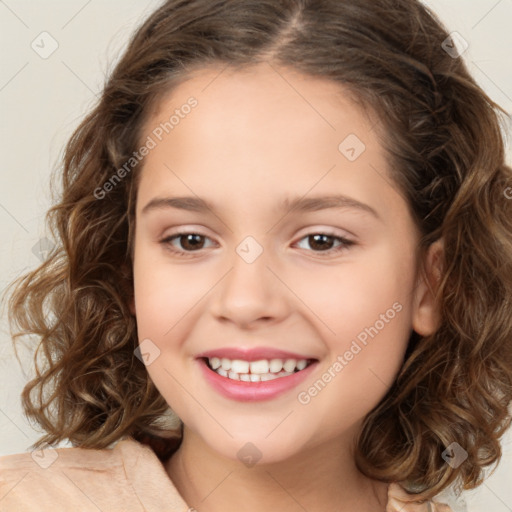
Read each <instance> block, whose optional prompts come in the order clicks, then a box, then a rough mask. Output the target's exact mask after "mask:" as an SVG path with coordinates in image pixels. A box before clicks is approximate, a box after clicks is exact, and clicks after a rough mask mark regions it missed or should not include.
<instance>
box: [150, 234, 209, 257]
mask: <svg viewBox="0 0 512 512" xmlns="http://www.w3.org/2000/svg"><path fill="white" fill-rule="evenodd" d="M207 240H210V239H209V238H208V237H207V236H204V235H201V234H200V233H176V234H174V235H171V236H168V237H166V238H164V239H163V240H161V241H160V243H162V244H164V245H165V246H166V247H168V248H169V250H170V251H172V252H173V253H176V254H177V255H180V256H181V255H183V256H185V255H186V253H192V252H198V251H200V250H201V249H204V248H205V242H206V241H207ZM176 242H177V243H176Z"/></svg>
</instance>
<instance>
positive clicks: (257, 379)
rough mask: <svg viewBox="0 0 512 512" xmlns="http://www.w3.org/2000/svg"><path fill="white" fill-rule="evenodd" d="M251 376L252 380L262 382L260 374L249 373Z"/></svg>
mask: <svg viewBox="0 0 512 512" xmlns="http://www.w3.org/2000/svg"><path fill="white" fill-rule="evenodd" d="M249 377H251V382H260V380H261V378H260V376H259V375H255V374H252V373H251V375H249Z"/></svg>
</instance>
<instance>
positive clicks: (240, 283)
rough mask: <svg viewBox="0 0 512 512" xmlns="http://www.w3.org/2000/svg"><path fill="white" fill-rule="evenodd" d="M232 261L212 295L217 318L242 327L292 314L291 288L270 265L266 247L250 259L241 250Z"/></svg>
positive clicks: (271, 322) (283, 317)
mask: <svg viewBox="0 0 512 512" xmlns="http://www.w3.org/2000/svg"><path fill="white" fill-rule="evenodd" d="M232 261H233V264H232V268H231V269H230V271H229V272H228V273H227V275H225V277H224V278H223V279H222V280H221V282H220V283H219V284H218V286H216V287H215V293H214V295H213V296H212V302H211V305H210V307H211V312H212V314H213V315H214V316H215V318H216V319H217V320H218V321H222V322H231V323H233V324H235V325H237V326H238V327H239V328H243V329H251V328H254V327H256V326H261V324H273V323H277V322H280V321H282V320H284V319H285V318H286V317H287V316H288V315H289V314H290V307H291V301H290V300H289V292H288V290H287V287H286V286H285V285H284V284H283V282H282V281H281V280H280V279H279V278H278V277H277V276H278V272H276V271H275V270H274V269H272V268H271V267H270V268H269V265H268V263H269V262H268V259H267V258H266V254H265V251H263V253H262V254H261V255H260V256H259V257H258V258H257V259H256V260H255V261H253V262H251V263H248V262H247V261H245V260H244V259H243V258H242V257H240V256H239V255H238V254H235V256H234V258H233V260H232Z"/></svg>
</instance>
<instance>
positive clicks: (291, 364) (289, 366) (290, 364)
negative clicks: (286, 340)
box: [283, 359, 297, 372]
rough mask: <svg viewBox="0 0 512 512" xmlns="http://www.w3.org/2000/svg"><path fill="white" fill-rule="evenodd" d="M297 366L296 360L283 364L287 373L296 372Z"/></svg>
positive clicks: (289, 360) (288, 360)
mask: <svg viewBox="0 0 512 512" xmlns="http://www.w3.org/2000/svg"><path fill="white" fill-rule="evenodd" d="M296 364H297V361H296V360H295V359H287V360H286V362H285V363H284V364H283V368H284V369H285V371H287V372H293V370H295V365H296Z"/></svg>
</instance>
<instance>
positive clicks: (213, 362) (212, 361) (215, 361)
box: [210, 357, 220, 370]
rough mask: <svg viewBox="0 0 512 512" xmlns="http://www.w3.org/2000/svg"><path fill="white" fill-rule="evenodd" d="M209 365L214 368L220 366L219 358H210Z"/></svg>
mask: <svg viewBox="0 0 512 512" xmlns="http://www.w3.org/2000/svg"><path fill="white" fill-rule="evenodd" d="M210 366H211V367H212V368H213V369H214V370H216V369H217V368H219V367H220V359H219V358H218V357H212V358H211V359H210Z"/></svg>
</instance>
